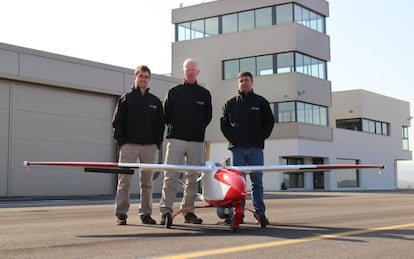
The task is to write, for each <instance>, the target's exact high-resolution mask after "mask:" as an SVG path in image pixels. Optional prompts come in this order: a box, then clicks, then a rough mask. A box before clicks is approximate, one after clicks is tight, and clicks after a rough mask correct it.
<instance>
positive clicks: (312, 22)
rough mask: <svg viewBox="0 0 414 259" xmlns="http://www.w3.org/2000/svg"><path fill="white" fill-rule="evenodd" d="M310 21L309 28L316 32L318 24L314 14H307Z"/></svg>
mask: <svg viewBox="0 0 414 259" xmlns="http://www.w3.org/2000/svg"><path fill="white" fill-rule="evenodd" d="M309 18H310V19H309V20H310V28H311V29H313V30H315V31H317V30H318V23H317V16H316V13H314V12H310V14H309Z"/></svg>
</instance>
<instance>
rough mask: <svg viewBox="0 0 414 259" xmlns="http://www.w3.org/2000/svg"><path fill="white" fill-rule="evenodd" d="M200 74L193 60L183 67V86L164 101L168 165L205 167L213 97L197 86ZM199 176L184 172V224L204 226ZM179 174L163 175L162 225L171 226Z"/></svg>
mask: <svg viewBox="0 0 414 259" xmlns="http://www.w3.org/2000/svg"><path fill="white" fill-rule="evenodd" d="M199 72H200V70H199V68H198V63H197V61H195V60H194V59H191V58H189V59H186V60H185V61H184V63H183V75H184V82H183V83H182V84H180V85H177V86H175V87H173V88H171V89H170V90H169V91H168V93H167V96H166V97H165V100H164V115H165V123H166V124H167V136H166V138H167V141H168V142H167V151H166V154H165V163H166V164H184V163H185V162H186V163H187V165H202V164H204V163H205V144H204V136H205V131H206V127H207V125H208V124H209V123H210V121H211V117H212V107H211V94H210V92H209V91H208V90H207V89H205V88H204V87H202V86H200V85H199V84H198V83H197V77H198V74H199ZM198 176H199V173H197V172H185V173H184V179H185V185H184V193H183V199H182V201H181V209H188V210H185V212H184V213H183V214H184V223H191V224H201V223H202V222H203V220H202V219H201V218H198V217H197V216H196V215H195V214H194V210H193V209H191V208H192V207H194V203H195V199H196V197H197V190H198V183H197V178H198ZM178 178H179V174H178V173H177V172H173V171H172V172H168V171H166V172H164V182H163V187H162V196H161V200H160V212H161V225H166V224H167V225H168V224H171V222H168V220H170V219H171V215H172V212H173V209H172V207H173V203H174V200H175V197H176V194H177V185H178Z"/></svg>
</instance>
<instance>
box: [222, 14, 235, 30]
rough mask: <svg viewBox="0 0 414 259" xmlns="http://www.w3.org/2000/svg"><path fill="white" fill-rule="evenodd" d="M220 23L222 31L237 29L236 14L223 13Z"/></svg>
mask: <svg viewBox="0 0 414 259" xmlns="http://www.w3.org/2000/svg"><path fill="white" fill-rule="evenodd" d="M222 23H223V24H222V28H223V33H229V32H235V31H237V14H228V15H223V18H222Z"/></svg>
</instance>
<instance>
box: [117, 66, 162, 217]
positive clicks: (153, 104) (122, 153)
mask: <svg viewBox="0 0 414 259" xmlns="http://www.w3.org/2000/svg"><path fill="white" fill-rule="evenodd" d="M150 77H151V71H150V69H149V68H148V67H147V66H144V65H143V66H138V67H137V68H136V70H135V72H134V82H135V86H134V87H133V88H132V90H131V92H129V93H127V94H125V95H123V96H122V97H121V98H120V99H119V102H118V105H117V107H116V109H115V113H114V118H113V122H112V125H113V129H114V138H115V140H116V142H117V143H118V146H119V161H120V162H124V163H135V162H137V160H139V162H141V163H154V162H155V155H156V151H157V148H160V146H161V143H162V141H163V138H164V129H165V120H164V113H163V108H162V103H161V101H160V99H159V98H158V97H156V96H155V95H153V94H151V93H149V88H148V87H147V86H148V83H149V81H150ZM152 176H153V172H152V171H144V170H143V171H141V173H140V182H141V186H140V199H141V203H140V207H139V215H140V217H141V221H142V223H143V224H156V222H155V220H154V219H153V218H152V217H151V213H152ZM131 178H132V176H131V175H128V174H119V175H118V187H117V191H116V204H115V215H116V217H117V223H118V224H119V225H126V219H127V212H128V209H129V207H130V198H129V187H130V182H131Z"/></svg>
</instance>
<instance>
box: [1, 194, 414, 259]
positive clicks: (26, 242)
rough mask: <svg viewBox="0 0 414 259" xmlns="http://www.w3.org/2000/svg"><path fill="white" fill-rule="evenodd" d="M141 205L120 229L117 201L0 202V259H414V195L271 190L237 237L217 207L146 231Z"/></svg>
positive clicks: (43, 199) (102, 198)
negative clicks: (259, 218)
mask: <svg viewBox="0 0 414 259" xmlns="http://www.w3.org/2000/svg"><path fill="white" fill-rule="evenodd" d="M158 199H159V198H157V197H155V199H154V205H153V217H154V219H155V220H156V221H157V222H159V220H160V217H159V207H158ZM178 200H179V199H177V202H176V203H175V209H178V206H179V202H178ZM138 202H139V200H138V199H137V197H133V199H132V206H131V208H130V211H129V213H128V215H129V217H128V225H126V226H118V225H116V224H115V217H114V215H113V214H114V197H113V196H93V197H82V196H72V197H13V198H0V258H241V257H249V258H414V246H413V244H414V242H413V241H414V190H397V191H367V192H290V191H288V192H285V191H281V192H267V193H266V195H265V203H266V215H267V217H268V218H269V221H270V225H269V226H267V227H266V228H263V229H262V228H260V226H259V225H258V224H257V223H256V222H255V219H254V217H253V215H252V214H250V213H248V214H247V212H246V218H245V224H242V225H241V228H240V230H239V231H238V232H237V233H232V232H231V231H230V229H229V227H228V226H227V225H226V224H224V223H223V221H222V220H221V219H219V218H218V217H217V215H216V208H204V209H197V210H196V213H197V215H198V216H199V217H201V218H203V219H204V222H203V224H201V225H191V224H184V223H183V217H182V216H181V215H178V216H177V217H176V218H175V219H174V222H173V226H172V228H171V229H166V228H165V227H163V226H161V225H143V224H142V223H141V222H140V219H139V216H138V215H137V212H138ZM203 204H204V203H203V202H201V201H198V202H197V205H203ZM246 206H247V207H251V206H252V204H251V201H250V200H248V201H247V204H246Z"/></svg>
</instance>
